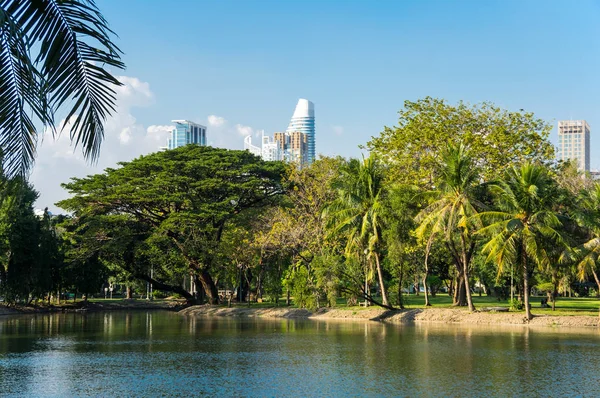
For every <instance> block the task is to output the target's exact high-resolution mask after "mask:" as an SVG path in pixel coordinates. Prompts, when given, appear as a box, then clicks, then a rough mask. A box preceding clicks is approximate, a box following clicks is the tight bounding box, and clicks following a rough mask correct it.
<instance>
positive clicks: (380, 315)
mask: <svg viewBox="0 0 600 398" xmlns="http://www.w3.org/2000/svg"><path fill="white" fill-rule="evenodd" d="M179 313H180V314H182V315H190V316H220V317H262V318H291V319H316V320H319V319H322V320H326V319H339V320H356V321H379V322H388V323H421V322H427V323H442V324H465V325H530V326H554V327H556V326H567V327H597V326H598V325H599V322H598V320H599V318H598V316H585V315H572V316H570V315H536V316H534V318H533V319H531V320H530V321H527V319H525V315H524V313H520V312H514V313H510V312H474V313H470V312H468V311H467V310H465V309H457V308H427V309H408V310H403V311H400V310H398V311H389V310H385V309H380V308H372V309H361V310H356V311H353V310H351V309H345V310H341V309H335V308H321V309H319V310H317V311H315V312H311V311H308V310H305V309H297V308H281V307H276V308H242V307H233V308H226V307H220V306H209V305H196V306H192V307H188V308H185V309H183V310H181V311H179Z"/></svg>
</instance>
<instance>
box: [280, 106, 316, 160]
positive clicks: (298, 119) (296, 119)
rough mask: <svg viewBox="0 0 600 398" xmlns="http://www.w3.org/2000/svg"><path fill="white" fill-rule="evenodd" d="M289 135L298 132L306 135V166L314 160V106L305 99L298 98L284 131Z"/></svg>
mask: <svg viewBox="0 0 600 398" xmlns="http://www.w3.org/2000/svg"><path fill="white" fill-rule="evenodd" d="M286 132H287V133H289V134H291V133H294V132H300V133H304V134H306V143H307V155H306V162H307V163H308V164H310V163H312V162H313V161H314V160H315V157H316V153H315V105H314V104H313V103H312V102H310V101H309V100H307V99H303V98H300V99H299V100H298V104H297V105H296V109H295V110H294V114H293V115H292V120H291V121H290V124H289V126H288V128H287V130H286Z"/></svg>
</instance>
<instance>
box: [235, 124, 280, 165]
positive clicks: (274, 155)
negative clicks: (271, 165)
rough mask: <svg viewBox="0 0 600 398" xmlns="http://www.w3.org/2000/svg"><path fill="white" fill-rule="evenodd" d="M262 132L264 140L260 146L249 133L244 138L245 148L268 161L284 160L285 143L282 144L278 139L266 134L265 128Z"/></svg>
mask: <svg viewBox="0 0 600 398" xmlns="http://www.w3.org/2000/svg"><path fill="white" fill-rule="evenodd" d="M261 134H262V140H261V146H260V147H259V146H256V145H253V144H252V136H251V135H249V136H247V137H246V138H244V149H245V150H247V151H249V152H250V153H252V154H254V155H256V156H260V157H261V158H262V159H263V160H266V161H273V160H283V146H282V145H283V144H280V143H279V142H278V141H277V140H274V139H272V138H271V137H269V136H267V135H265V132H264V130H263V131H262V132H261ZM275 134H277V133H275Z"/></svg>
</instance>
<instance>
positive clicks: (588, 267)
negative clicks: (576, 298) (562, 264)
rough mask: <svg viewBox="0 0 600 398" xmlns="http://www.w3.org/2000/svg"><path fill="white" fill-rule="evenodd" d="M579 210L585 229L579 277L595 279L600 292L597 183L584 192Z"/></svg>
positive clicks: (599, 214) (599, 234) (599, 190)
mask: <svg viewBox="0 0 600 398" xmlns="http://www.w3.org/2000/svg"><path fill="white" fill-rule="evenodd" d="M580 198H581V200H580V202H579V210H580V211H577V212H576V217H577V221H578V222H579V224H580V225H581V226H582V227H584V229H585V233H586V239H585V243H584V244H583V245H582V246H581V247H580V248H579V251H580V257H579V259H578V262H577V276H578V278H579V279H580V280H585V279H586V278H587V277H588V276H589V275H592V276H593V277H594V281H596V286H597V287H598V291H600V278H599V277H598V273H599V271H598V265H599V264H600V184H598V183H596V184H594V186H593V187H592V188H591V189H589V190H584V191H582V193H581V196H580Z"/></svg>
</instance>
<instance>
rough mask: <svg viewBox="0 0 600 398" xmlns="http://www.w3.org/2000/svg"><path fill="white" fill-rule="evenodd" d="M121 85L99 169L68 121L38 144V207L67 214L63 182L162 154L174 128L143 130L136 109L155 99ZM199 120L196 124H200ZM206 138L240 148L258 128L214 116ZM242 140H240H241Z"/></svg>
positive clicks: (134, 81)
mask: <svg viewBox="0 0 600 398" xmlns="http://www.w3.org/2000/svg"><path fill="white" fill-rule="evenodd" d="M119 80H120V81H121V82H122V83H123V85H122V86H120V87H117V88H116V93H117V102H116V111H115V112H114V113H113V115H112V116H111V117H109V118H108V119H107V120H106V123H105V126H104V127H105V130H104V141H103V142H102V148H101V151H100V158H99V160H98V162H97V163H96V164H93V165H90V163H89V162H88V161H86V160H85V159H84V157H83V154H82V152H81V146H79V147H78V148H76V149H74V148H73V146H72V145H71V140H70V126H71V124H72V122H73V121H74V120H75V119H74V118H73V119H71V121H70V122H67V121H65V120H62V121H61V123H59V128H58V131H60V128H62V126H63V125H65V127H64V129H63V131H62V134H60V136H58V137H56V139H54V138H53V137H52V135H51V133H50V131H47V132H45V133H44V134H43V137H42V139H41V140H40V141H39V144H38V148H37V150H38V153H37V160H36V163H35V166H34V168H33V170H32V173H31V176H30V181H31V182H32V183H33V184H34V186H35V188H36V189H37V190H38V191H39V192H40V197H39V199H38V201H37V203H36V207H39V208H44V207H46V206H47V207H48V208H49V209H50V211H52V212H54V213H60V212H64V211H63V210H61V209H58V208H57V207H56V206H54V203H56V202H57V201H59V200H62V199H65V198H67V197H68V193H67V192H66V191H64V190H63V189H62V188H61V187H60V184H61V183H65V182H68V181H69V179H70V178H72V177H85V176H86V175H90V174H95V173H99V172H102V170H104V169H105V168H107V167H116V164H117V163H118V162H122V161H129V160H132V159H134V158H136V157H138V156H140V155H143V154H148V153H151V152H156V151H158V150H159V149H160V148H161V147H164V146H166V144H167V138H168V136H169V132H170V131H171V130H172V129H173V128H174V126H170V125H149V126H147V127H146V126H144V125H143V124H142V123H141V122H140V121H138V120H137V118H136V117H135V116H134V114H135V108H140V107H148V106H151V105H152V104H153V103H154V94H153V93H152V90H151V89H150V85H149V84H148V83H147V82H143V81H141V80H139V79H138V78H136V77H130V76H120V77H119ZM202 119H203V117H198V118H197V119H196V120H202ZM207 120H208V124H209V126H210V127H209V128H208V131H207V138H208V142H209V145H212V146H215V147H220V148H228V149H242V148H243V145H244V140H243V136H247V135H248V134H253V133H254V132H255V131H257V130H256V129H254V128H252V127H250V126H246V125H243V124H235V125H232V124H229V123H227V120H226V119H225V118H224V117H221V116H216V115H210V116H209V117H208V118H207ZM241 136H242V137H241Z"/></svg>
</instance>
